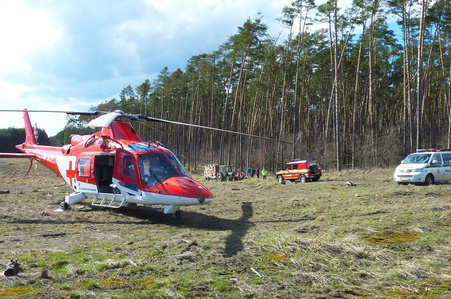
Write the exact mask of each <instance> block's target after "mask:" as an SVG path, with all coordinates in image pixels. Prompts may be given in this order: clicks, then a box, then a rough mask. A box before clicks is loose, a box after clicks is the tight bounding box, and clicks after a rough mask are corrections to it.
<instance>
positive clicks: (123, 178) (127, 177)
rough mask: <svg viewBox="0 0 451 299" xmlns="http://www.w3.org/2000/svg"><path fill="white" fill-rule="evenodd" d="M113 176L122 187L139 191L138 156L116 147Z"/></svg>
mask: <svg viewBox="0 0 451 299" xmlns="http://www.w3.org/2000/svg"><path fill="white" fill-rule="evenodd" d="M113 178H115V179H117V180H118V181H119V184H120V185H121V186H122V187H125V188H128V189H131V190H134V191H138V187H139V182H140V179H139V172H138V163H137V161H136V157H135V156H134V155H132V154H131V153H129V152H127V151H125V150H123V149H121V148H118V149H116V167H115V169H114V173H113Z"/></svg>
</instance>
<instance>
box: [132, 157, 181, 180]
mask: <svg viewBox="0 0 451 299" xmlns="http://www.w3.org/2000/svg"><path fill="white" fill-rule="evenodd" d="M138 164H139V168H140V172H141V180H142V182H143V184H144V185H148V186H153V185H156V184H159V183H161V182H163V181H164V180H167V179H168V178H171V177H174V176H188V177H189V174H188V172H187V171H186V169H185V168H184V167H183V165H182V164H181V163H180V162H179V160H178V159H177V158H176V157H175V156H174V155H172V154H168V155H167V156H166V155H164V154H157V153H155V154H142V155H139V158H138Z"/></svg>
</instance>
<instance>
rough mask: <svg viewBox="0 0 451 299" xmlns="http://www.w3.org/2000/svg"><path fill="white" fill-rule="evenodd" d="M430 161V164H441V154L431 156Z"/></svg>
mask: <svg viewBox="0 0 451 299" xmlns="http://www.w3.org/2000/svg"><path fill="white" fill-rule="evenodd" d="M431 161H432V163H434V162H435V163H437V164H442V155H441V154H433V155H432V159H431Z"/></svg>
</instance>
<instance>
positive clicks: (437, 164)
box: [430, 153, 445, 182]
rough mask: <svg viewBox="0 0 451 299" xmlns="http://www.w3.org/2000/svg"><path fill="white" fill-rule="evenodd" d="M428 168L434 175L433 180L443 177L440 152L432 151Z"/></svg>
mask: <svg viewBox="0 0 451 299" xmlns="http://www.w3.org/2000/svg"><path fill="white" fill-rule="evenodd" d="M430 161H431V164H430V169H431V173H432V174H433V175H434V181H435V182H441V181H443V179H444V176H445V172H444V167H443V160H442V154H440V153H434V154H433V155H432V157H431V160H430Z"/></svg>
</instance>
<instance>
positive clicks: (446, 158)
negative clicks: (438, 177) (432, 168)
mask: <svg viewBox="0 0 451 299" xmlns="http://www.w3.org/2000/svg"><path fill="white" fill-rule="evenodd" d="M442 158H443V164H448V165H449V164H451V154H442Z"/></svg>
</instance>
